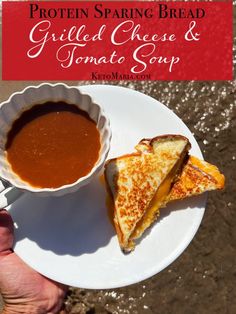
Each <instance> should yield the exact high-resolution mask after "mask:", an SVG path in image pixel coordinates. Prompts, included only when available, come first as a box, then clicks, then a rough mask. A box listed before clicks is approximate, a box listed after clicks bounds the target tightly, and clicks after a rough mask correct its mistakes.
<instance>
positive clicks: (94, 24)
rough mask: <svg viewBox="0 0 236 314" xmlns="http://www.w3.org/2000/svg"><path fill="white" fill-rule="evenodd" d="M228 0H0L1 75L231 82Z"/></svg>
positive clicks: (5, 78) (74, 78)
mask: <svg viewBox="0 0 236 314" xmlns="http://www.w3.org/2000/svg"><path fill="white" fill-rule="evenodd" d="M232 31H233V30H232V3H231V2H229V1H225V2H201V1H198V2H172V1H168V2H158V1H155V2H143V1H141V2H139V1H137V2H136V1H128V2H127V1H123V2H122V1H118V2H117V1H116V2H112V1H111V2H110V1H103V2H88V1H87V2H80V1H61V2H60V1H56V2H46V1H41V2H40V1H36V2H33V1H32V2H31V1H30V2H28V1H26V2H25V1H24V2H7V1H4V2H3V3H2V34H3V35H2V38H3V39H2V40H3V42H2V63H3V66H2V79H3V80H231V79H232V76H233V65H232Z"/></svg>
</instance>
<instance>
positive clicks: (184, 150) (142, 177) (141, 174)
mask: <svg viewBox="0 0 236 314" xmlns="http://www.w3.org/2000/svg"><path fill="white" fill-rule="evenodd" d="M190 147H191V146H190V143H189V141H188V139H187V138H186V137H184V136H181V135H163V136H158V137H155V138H153V139H151V140H142V141H141V142H140V143H139V144H138V145H137V146H136V150H137V151H136V152H135V153H133V154H128V155H125V156H122V157H119V158H115V159H111V160H109V161H108V162H107V163H106V165H105V180H106V183H107V186H108V189H109V191H110V194H111V196H112V199H113V203H114V225H115V228H116V232H117V235H118V240H119V244H120V247H121V249H122V250H123V251H124V252H129V251H131V250H133V249H134V247H135V242H134V239H136V238H138V237H139V236H140V235H141V234H142V233H143V230H142V221H143V220H144V221H145V223H146V226H145V229H146V228H147V227H148V226H149V225H150V224H151V223H152V221H153V219H154V218H153V217H155V216H156V213H158V211H159V208H160V206H161V205H162V204H163V202H164V201H165V199H166V197H167V196H168V194H169V193H170V190H171V187H172V185H173V183H174V182H175V180H176V178H177V177H178V175H179V174H180V172H181V171H182V167H183V164H184V161H185V159H186V157H187V156H188V151H189V149H190Z"/></svg>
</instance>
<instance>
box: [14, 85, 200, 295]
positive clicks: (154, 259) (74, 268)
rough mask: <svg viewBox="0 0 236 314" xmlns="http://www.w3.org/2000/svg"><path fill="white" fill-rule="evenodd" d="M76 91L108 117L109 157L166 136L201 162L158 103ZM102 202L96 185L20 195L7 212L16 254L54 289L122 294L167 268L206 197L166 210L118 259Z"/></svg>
mask: <svg viewBox="0 0 236 314" xmlns="http://www.w3.org/2000/svg"><path fill="white" fill-rule="evenodd" d="M80 88H81V89H82V91H84V92H85V93H88V94H90V95H92V97H93V98H94V100H95V101H97V102H98V103H100V104H101V105H102V107H103V108H104V109H105V111H106V112H107V114H108V116H109V117H110V121H111V128H112V132H113V138H112V143H111V151H110V155H109V157H114V156H118V155H120V154H124V153H127V152H132V151H133V149H134V146H135V145H136V144H137V143H138V141H139V140H140V139H142V138H145V137H153V136H156V135H160V134H166V133H178V134H182V135H185V136H186V137H188V138H189V140H190V141H191V144H192V149H191V153H192V154H193V155H195V156H197V157H202V154H201V151H200V149H199V146H198V144H197V143H196V141H195V139H194V137H193V136H192V134H191V132H190V131H189V129H188V128H187V127H186V125H185V124H184V123H183V122H182V121H181V120H180V119H179V118H178V117H177V116H176V115H175V114H174V113H173V112H172V111H170V110H169V109H168V108H167V107H165V106H164V105H162V104H161V103H160V102H158V101H157V100H155V99H153V98H151V97H148V96H146V95H144V94H141V93H139V92H136V91H133V90H130V89H126V88H123V87H116V86H107V85H93V86H83V87H80ZM105 202H106V192H105V187H104V185H103V184H102V183H101V182H100V180H99V179H97V180H95V181H93V182H92V183H90V184H89V185H88V186H85V187H83V188H81V189H80V190H79V191H78V192H77V193H74V194H71V195H67V196H63V197H58V198H52V197H51V198H37V197H33V196H29V195H24V196H23V197H22V198H21V199H19V200H18V201H16V202H15V203H14V204H13V205H11V206H10V208H9V210H10V213H11V214H12V216H13V219H14V221H15V223H16V230H15V237H16V244H15V251H16V252H17V254H18V255H19V256H20V257H21V258H22V259H23V260H24V261H25V262H26V263H28V264H29V265H31V266H32V267H33V268H34V269H36V270H37V271H39V272H40V273H42V274H44V275H45V276H47V277H49V278H51V279H54V280H57V281H59V282H62V283H65V284H68V285H71V286H76V287H83V288H93V289H101V288H116V287H121V286H125V285H129V284H133V283H136V282H139V281H141V280H143V279H146V278H148V277H150V276H152V275H154V274H156V273H158V272H159V271H161V270H162V269H164V268H165V267H167V266H168V265H169V264H170V263H172V262H173V261H174V260H175V259H176V258H177V257H178V256H179V255H180V254H181V253H182V252H183V251H184V249H185V248H186V247H187V245H188V244H189V243H190V241H191V240H192V238H193V236H194V235H195V233H196V231H197V229H198V227H199V225H200V222H201V220H202V216H203V214H204V208H205V196H201V197H197V198H192V199H189V200H187V201H184V202H183V201H182V202H176V203H174V204H173V205H171V206H168V208H166V209H163V210H162V216H161V219H160V220H159V221H158V222H157V223H156V224H155V225H154V226H153V227H152V228H151V229H150V230H149V231H148V232H147V234H146V236H144V237H143V239H142V241H141V242H140V243H139V244H138V245H137V247H136V249H135V251H134V252H132V253H131V254H129V255H124V254H123V253H122V252H121V250H120V248H119V245H118V241H117V237H116V235H115V232H114V230H113V227H112V225H111V223H110V221H109V218H108V214H107V208H106V203H105Z"/></svg>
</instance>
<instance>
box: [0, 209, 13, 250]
mask: <svg viewBox="0 0 236 314" xmlns="http://www.w3.org/2000/svg"><path fill="white" fill-rule="evenodd" d="M13 233H14V227H13V221H12V218H11V216H10V214H9V213H8V212H7V211H6V210H1V211H0V254H1V255H3V254H7V253H9V252H10V251H11V250H12V246H13V239H14V234H13Z"/></svg>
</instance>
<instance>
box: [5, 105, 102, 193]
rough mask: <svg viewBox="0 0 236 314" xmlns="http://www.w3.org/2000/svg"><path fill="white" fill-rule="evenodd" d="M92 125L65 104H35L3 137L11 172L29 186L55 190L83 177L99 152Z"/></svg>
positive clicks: (94, 126) (74, 107) (73, 108)
mask: <svg viewBox="0 0 236 314" xmlns="http://www.w3.org/2000/svg"><path fill="white" fill-rule="evenodd" d="M100 146H101V145H100V135H99V131H98V129H97V127H96V123H95V122H94V121H93V120H92V119H91V118H90V117H89V115H88V114H87V113H86V112H85V111H83V110H80V109H79V108H78V107H77V106H75V105H71V104H67V103H65V102H46V103H44V104H37V105H35V106H33V107H32V108H31V109H29V110H27V111H25V112H23V113H22V114H21V116H20V117H19V118H18V119H17V120H16V121H15V122H14V123H13V125H12V128H11V130H10V131H9V133H8V136H7V142H6V146H5V149H6V153H7V159H8V162H9V163H10V165H11V167H12V170H13V171H14V172H15V173H16V174H17V175H18V176H19V177H20V178H21V179H22V180H24V181H26V182H28V183H29V184H30V185H32V186H34V187H39V188H58V187H60V186H62V185H65V184H71V183H73V182H75V181H77V180H78V179H79V178H81V177H83V176H85V175H86V174H88V173H89V172H90V170H91V169H92V168H93V166H94V165H95V163H96V161H97V160H98V157H99V151H100Z"/></svg>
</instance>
